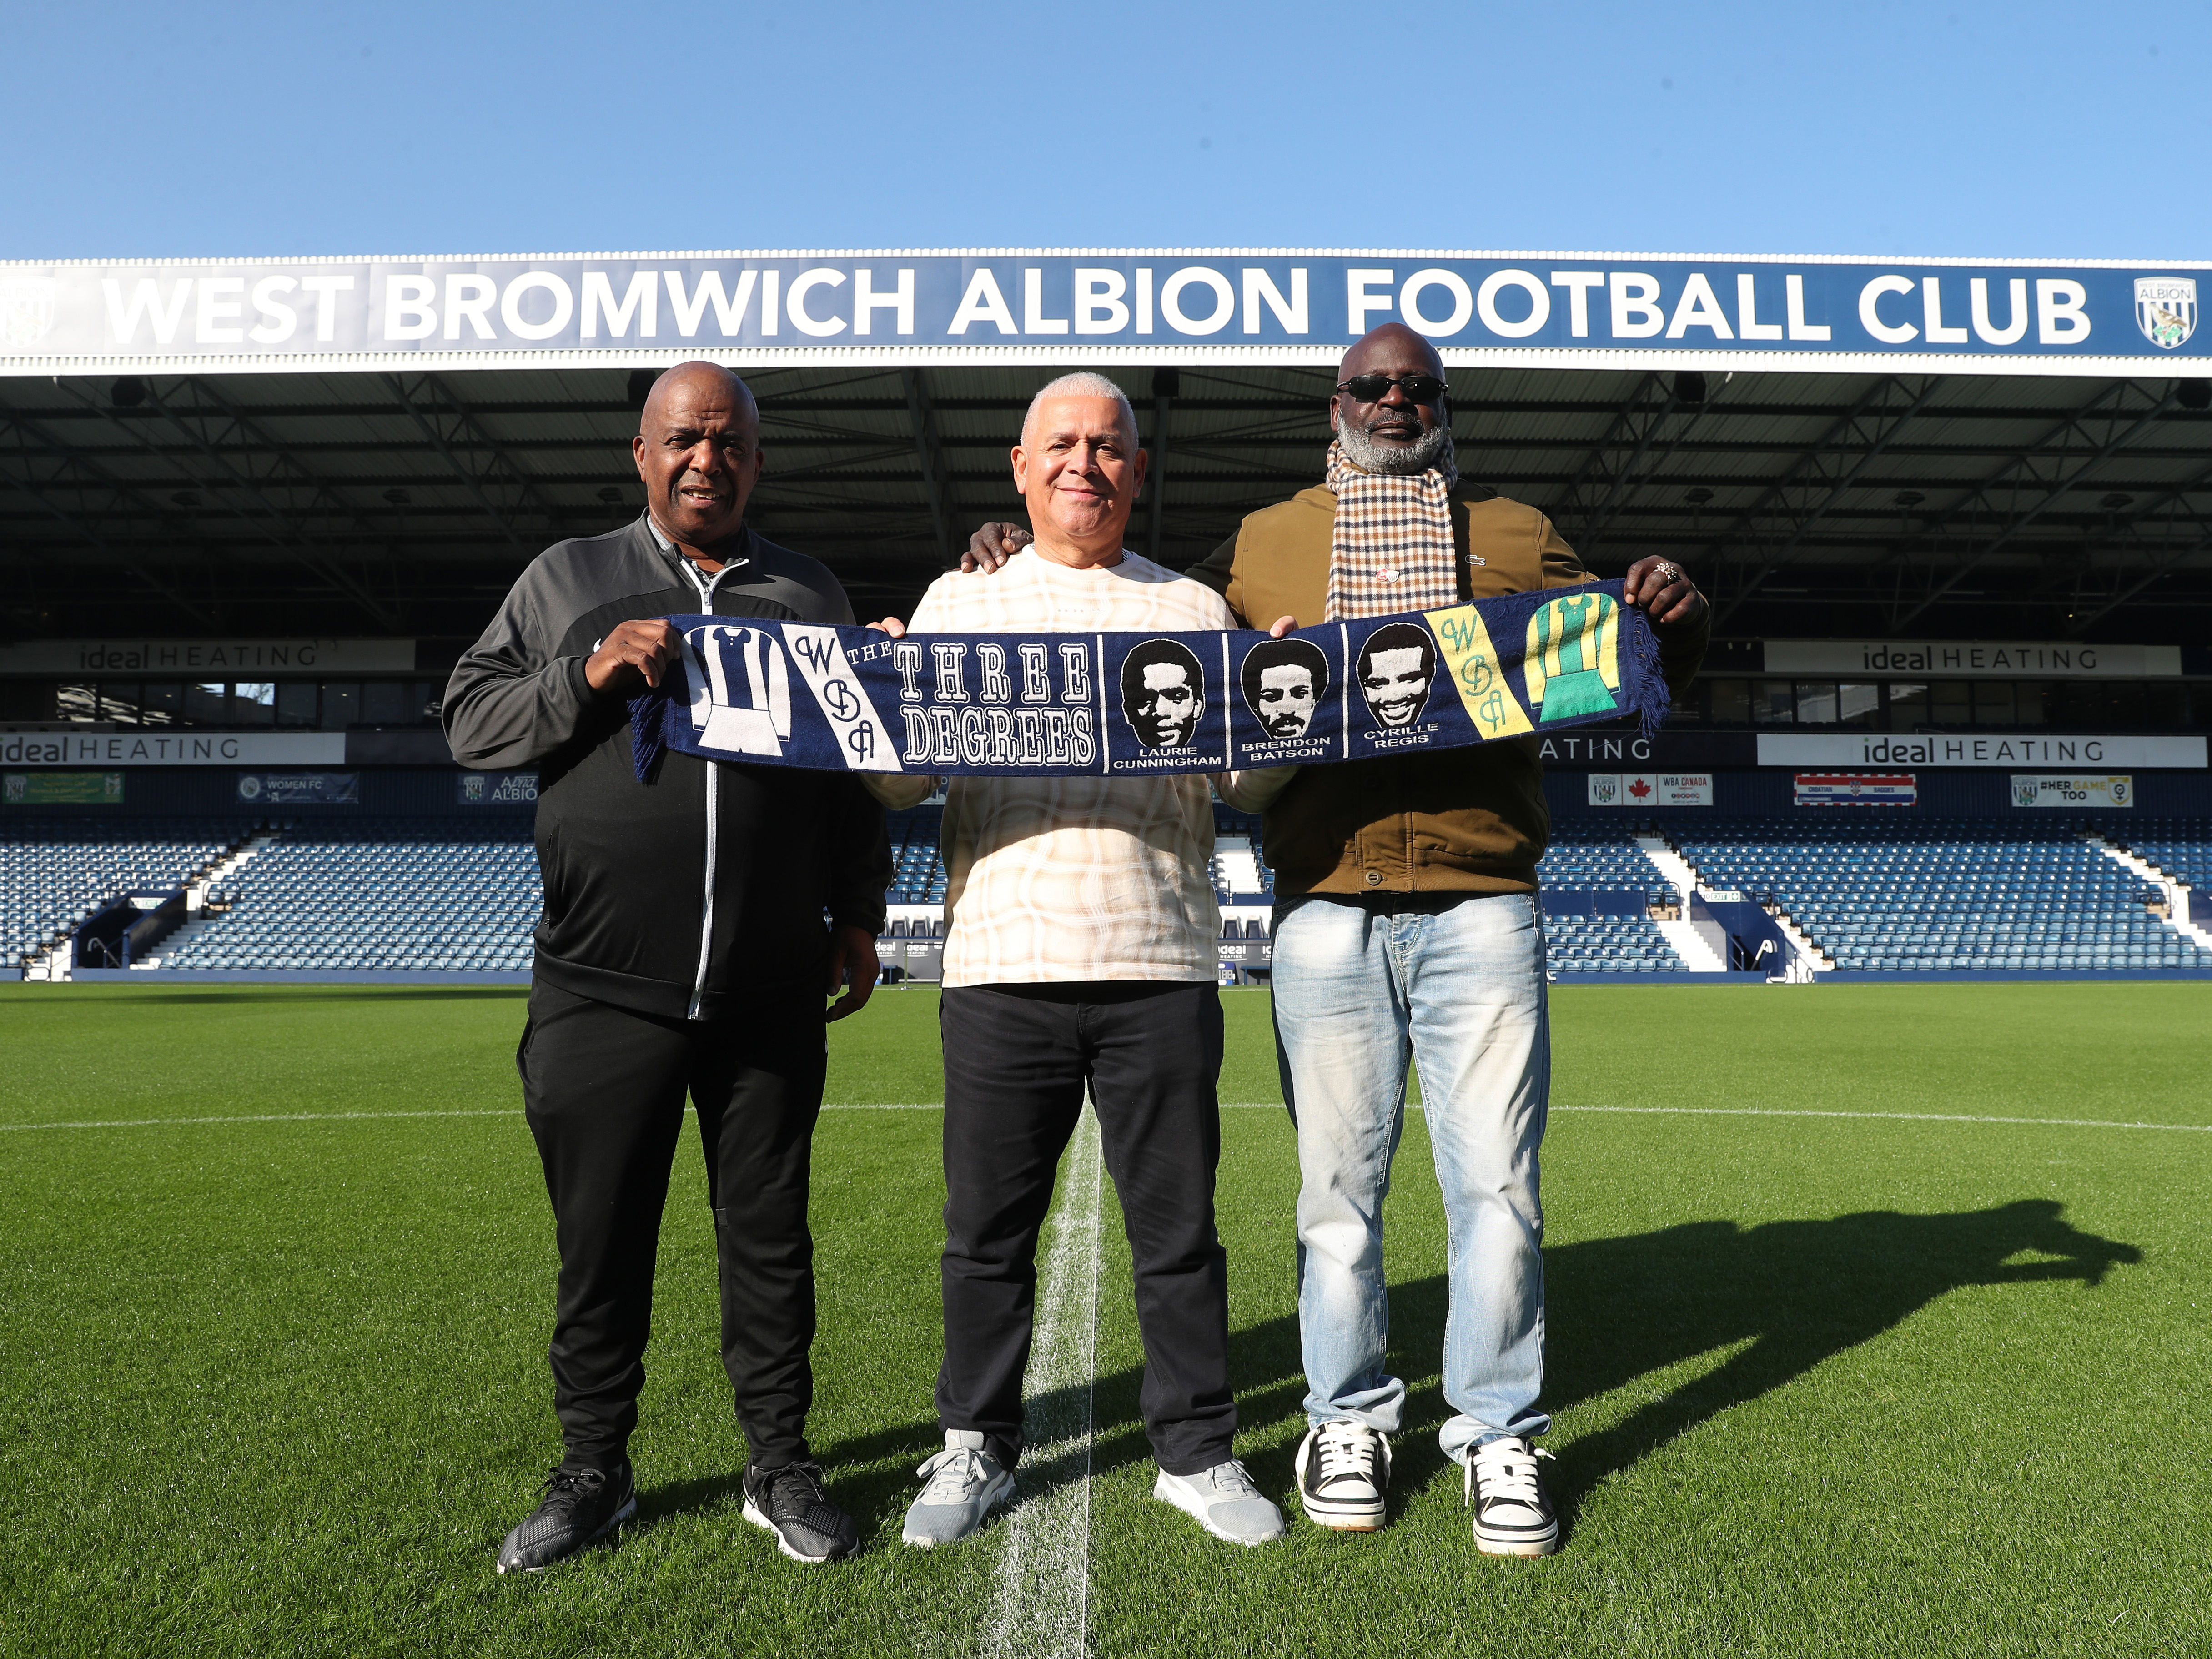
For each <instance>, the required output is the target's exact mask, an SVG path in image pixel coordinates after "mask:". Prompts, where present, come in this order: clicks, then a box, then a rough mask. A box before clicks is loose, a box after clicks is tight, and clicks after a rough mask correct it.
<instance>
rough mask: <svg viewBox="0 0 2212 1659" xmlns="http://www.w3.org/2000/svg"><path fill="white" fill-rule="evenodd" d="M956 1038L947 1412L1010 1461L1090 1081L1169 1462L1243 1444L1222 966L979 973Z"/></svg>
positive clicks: (949, 1014) (944, 1005)
mask: <svg viewBox="0 0 2212 1659" xmlns="http://www.w3.org/2000/svg"><path fill="white" fill-rule="evenodd" d="M939 1022H940V1024H941V1026H942V1029H943V1031H944V1038H945V1261H944V1269H943V1273H944V1291H945V1364H944V1367H943V1369H942V1370H939V1373H938V1378H937V1414H938V1419H939V1422H940V1423H941V1424H942V1425H944V1426H945V1428H948V1429H967V1430H980V1431H982V1433H984V1434H985V1435H986V1436H987V1437H989V1440H988V1443H989V1445H990V1447H991V1449H992V1452H993V1455H995V1456H997V1457H998V1458H999V1459H1000V1461H1001V1462H1004V1463H1006V1464H1007V1465H1008V1466H1009V1467H1011V1466H1012V1463H1013V1462H1014V1460H1015V1458H1016V1456H1017V1455H1018V1453H1019V1450H1020V1447H1021V1428H1022V1373H1023V1371H1024V1369H1025V1368H1026V1367H1027V1366H1028V1364H1029V1354H1030V1325H1031V1322H1032V1319H1033V1317H1034V1316H1035V1313H1036V1245H1037V1233H1038V1231H1039V1230H1040V1228H1041V1227H1042V1225H1043V1222H1044V1217H1045V1212H1046V1209H1047V1208H1048V1206H1049V1205H1050V1203H1051V1201H1052V1188H1053V1181H1054V1176H1055V1175H1056V1174H1057V1173H1058V1170H1059V1167H1060V1154H1061V1152H1064V1151H1065V1150H1066V1146H1067V1142H1068V1139H1069V1137H1070V1136H1071V1135H1072V1134H1073V1133H1074V1130H1075V1125H1076V1121H1077V1119H1078V1117H1079V1115H1081V1113H1082V1110H1083V1091H1084V1085H1085V1082H1088V1083H1089V1084H1090V1085H1091V1094H1092V1097H1093V1099H1094V1100H1095V1102H1096V1104H1097V1112H1098V1127H1099V1130H1100V1133H1101V1136H1102V1146H1103V1152H1104V1153H1105V1162H1106V1169H1107V1172H1108V1173H1109V1174H1110V1175H1111V1176H1113V1177H1114V1188H1115V1192H1117V1193H1118V1194H1120V1195H1121V1212H1122V1218H1123V1222H1124V1225H1125V1227H1126V1229H1127V1234H1128V1239H1129V1248H1130V1253H1131V1255H1132V1257H1133V1266H1134V1268H1135V1272H1136V1281H1137V1286H1136V1287H1137V1323H1138V1326H1139V1329H1140V1330H1141V1331H1142V1333H1143V1335H1144V1340H1145V1384H1144V1392H1143V1395H1142V1396H1141V1403H1142V1407H1143V1410H1144V1414H1145V1428H1146V1433H1147V1434H1148V1435H1149V1436H1150V1437H1151V1438H1152V1450H1153V1453H1154V1455H1156V1456H1157V1457H1158V1459H1159V1462H1160V1467H1161V1468H1164V1469H1165V1470H1167V1471H1168V1473H1170V1474H1196V1473H1198V1472H1199V1471H1200V1470H1201V1469H1206V1468H1212V1467H1213V1465H1215V1464H1216V1463H1219V1462H1224V1461H1225V1460H1226V1459H1228V1458H1230V1457H1231V1456H1233V1455H1235V1454H1234V1452H1233V1451H1232V1450H1231V1440H1232V1439H1233V1438H1234V1437H1235V1435H1236V1431H1237V1401H1236V1397H1235V1396H1234V1395H1232V1394H1231V1391H1230V1387H1229V1288H1228V1265H1227V1258H1226V1255H1225V1252H1224V1251H1223V1249H1222V1248H1221V1240H1220V1237H1218V1235H1217V1234H1216V1232H1215V1231H1214V1227H1213V1174H1214V1168H1215V1166H1216V1165H1217V1164H1218V1163H1219V1162H1220V1160H1221V1115H1220V1107H1219V1103H1218V1100H1217V1099H1216V1097H1215V1094H1214V1086H1215V1085H1216V1083H1217V1082H1218V1079H1219V1078H1220V1074H1221V999H1220V996H1219V994H1218V992H1217V991H1216V989H1215V987H1213V986H1212V985H1210V984H1172V983H1170V984H1163V983H1158V982H1154V981H1114V982H1110V983H1106V984H1091V985H1051V986H1026V985H1024V986H991V985H983V986H960V987H954V988H952V989H949V990H947V991H945V994H944V995H943V999H942V1000H941V1001H940V1002H939Z"/></svg>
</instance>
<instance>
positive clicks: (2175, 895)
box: [2082, 834, 2212, 951]
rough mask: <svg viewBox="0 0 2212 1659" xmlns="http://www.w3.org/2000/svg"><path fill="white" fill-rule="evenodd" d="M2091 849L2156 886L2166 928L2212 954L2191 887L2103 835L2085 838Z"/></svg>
mask: <svg viewBox="0 0 2212 1659" xmlns="http://www.w3.org/2000/svg"><path fill="white" fill-rule="evenodd" d="M2082 839H2084V840H2085V841H2087V842H2088V843H2089V844H2090V845H2091V846H2092V847H2093V848H2096V849H2097V850H2098V851H2099V852H2100V853H2102V854H2104V855H2105V856H2106V858H2108V859H2110V860H2112V861H2113V862H2114V863H2115V864H2117V865H2118V866H2120V867H2121V868H2122V869H2124V870H2126V871H2128V872H2130V873H2131V874H2134V875H2136V876H2140V877H2141V878H2142V880H2143V882H2144V883H2145V884H2146V885H2148V886H2150V887H2155V888H2156V889H2158V890H2159V891H2160V892H2161V893H2163V894H2165V895H2166V915H2163V916H2161V917H2160V918H2159V920H2160V921H2163V922H2164V923H2165V924H2166V926H2167V927H2171V928H2172V929H2173V930H2174V931H2175V932H2176V933H2180V934H2182V935H2183V936H2184V937H2185V938H2188V939H2194V940H2195V941H2196V942H2197V944H2198V945H2202V946H2203V948H2204V949H2206V950H2208V951H2212V932H2208V931H2206V930H2205V928H2203V927H2202V926H2200V925H2199V924H2198V922H2197V918H2196V915H2195V914H2194V911H2193V909H2192V908H2191V903H2190V898H2191V888H2190V885H2189V884H2188V883H2187V882H2185V881H2182V880H2180V879H2179V878H2177V877H2175V876H2172V875H2171V874H2169V873H2168V872H2166V871H2165V870H2164V869H2162V868H2160V866H2157V865H2154V864H2153V863H2152V862H2151V861H2150V860H2148V859H2146V858H2143V857H2142V856H2140V855H2139V854H2135V853H2131V852H2130V851H2129V850H2128V849H2127V848H2124V847H2122V846H2119V845H2118V844H2117V843H2116V842H2109V841H2106V839H2105V838H2104V837H2103V836H2099V835H2095V834H2091V835H2087V836H2083V837H2082Z"/></svg>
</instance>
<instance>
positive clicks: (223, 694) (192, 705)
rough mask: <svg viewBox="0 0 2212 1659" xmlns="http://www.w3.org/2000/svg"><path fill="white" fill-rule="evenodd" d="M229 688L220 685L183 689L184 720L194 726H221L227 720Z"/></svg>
mask: <svg viewBox="0 0 2212 1659" xmlns="http://www.w3.org/2000/svg"><path fill="white" fill-rule="evenodd" d="M229 697H230V688H229V687H228V686H222V685H188V686H186V687H185V719H186V720H189V721H191V723H192V724H193V725H194V726H221V725H223V724H224V723H225V722H226V720H228V716H229V714H230V710H229V709H228V708H227V707H225V705H226V703H228V701H229Z"/></svg>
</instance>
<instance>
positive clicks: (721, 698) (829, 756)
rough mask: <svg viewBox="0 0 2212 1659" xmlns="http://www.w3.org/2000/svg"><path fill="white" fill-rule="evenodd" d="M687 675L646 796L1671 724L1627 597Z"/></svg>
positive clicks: (1011, 639) (828, 649)
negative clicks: (746, 776)
mask: <svg viewBox="0 0 2212 1659" xmlns="http://www.w3.org/2000/svg"><path fill="white" fill-rule="evenodd" d="M667 620H668V621H669V622H670V623H671V624H672V625H673V626H674V627H675V628H676V629H678V631H679V632H680V633H681V634H682V635H683V636H684V653H683V658H682V661H681V663H680V665H678V668H677V670H676V671H673V672H671V674H669V675H668V676H667V677H666V678H665V680H664V682H663V684H662V685H661V687H660V689H659V690H656V691H653V692H649V693H647V694H646V695H645V696H641V697H638V698H636V699H635V700H634V701H633V702H632V703H631V705H630V718H631V724H632V733H633V736H632V751H633V755H634V757H635V762H636V766H637V774H638V776H639V777H640V778H641V779H649V778H650V776H651V775H652V771H653V767H654V765H655V764H656V763H657V762H658V761H659V757H660V756H661V754H662V753H663V752H664V751H665V750H671V749H672V750H676V751H678V753H680V754H687V755H696V756H700V757H703V758H705V759H708V760H721V761H742V762H748V763H757V764H766V765H771V766H796V767H804V768H808V769H813V770H816V771H838V770H844V771H854V772H884V773H921V774H933V775H951V776H965V777H1035V776H1056V775H1076V774H1082V773H1091V774H1097V775H1103V776H1109V777H1115V776H1121V777H1139V776H1162V775H1174V774H1177V773H1190V772H1221V771H1229V770H1234V769H1243V768H1249V767H1267V766H1310V765H1316V764H1322V763H1330V762H1340V761H1347V760H1369V759H1374V758H1376V757H1381V756H1385V755H1392V754H1400V753H1404V752H1406V751H1407V750H1419V749H1424V748H1427V749H1452V748H1462V747H1465V746H1467V745H1469V744H1479V743H1491V742H1494V741H1496V740H1497V739H1498V738H1514V737H1524V736H1528V735H1531V734H1534V733H1539V732H1547V731H1552V730H1556V729H1562V728H1565V727H1567V726H1584V725H1589V724H1590V723H1591V722H1593V721H1597V720H1620V719H1622V718H1624V717H1626V716H1630V715H1633V716H1635V717H1637V718H1638V720H1641V721H1642V723H1643V729H1644V732H1645V733H1646V734H1647V735H1649V734H1650V733H1651V732H1656V730H1657V729H1658V727H1659V726H1660V724H1661V722H1662V721H1663V720H1665V719H1666V717H1667V688H1666V684H1665V682H1664V681H1663V680H1662V679H1661V678H1660V675H1659V656H1658V650H1657V647H1656V641H1654V640H1653V638H1652V635H1651V629H1650V622H1649V621H1648V620H1647V618H1646V617H1644V614H1643V613H1642V612H1641V611H1636V610H1633V609H1632V608H1630V607H1629V606H1628V605H1625V604H1623V603H1622V599H1621V584H1620V583H1619V582H1618V581H1611V582H1594V583H1589V584H1587V585H1585V586H1577V587H1571V588H1565V589H1558V588H1554V589H1552V590H1550V591H1548V592H1535V593H1516V594H1510V595H1508V596H1506V597H1504V598H1502V599H1483V600H1479V601H1477V602H1475V603H1474V604H1472V605H1455V606H1452V607H1450V608H1449V609H1446V610H1439V611H1422V612H1407V613H1405V614H1402V615H1399V616H1390V617H1363V618H1362V619H1360V620H1359V621H1358V622H1342V623H1324V624H1322V626H1320V627H1318V628H1307V629H1300V630H1299V631H1298V632H1297V633H1295V634H1291V635H1285V637H1284V638H1282V639H1279V640H1271V639H1269V638H1268V637H1267V635H1265V634H1261V633H1256V632H1249V631H1245V630H1241V629H1240V630H1236V631H1231V632H1222V633H1179V634H1158V635H1146V634H1036V635H1021V634H1011V633H1010V634H932V635H908V637H907V638H905V639H902V640H891V639H889V638H886V637H885V636H884V635H882V634H879V633H876V632H874V631H873V630H872V629H862V628H835V627H826V626H822V625H819V624H814V623H778V622H769V621H763V620H760V619H757V618H751V617H747V618H744V619H738V618H732V617H669V618H667Z"/></svg>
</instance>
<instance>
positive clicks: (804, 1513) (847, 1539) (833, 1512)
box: [744, 1461, 860, 1567]
mask: <svg viewBox="0 0 2212 1659" xmlns="http://www.w3.org/2000/svg"><path fill="white" fill-rule="evenodd" d="M744 1487H745V1519H746V1520H748V1521H750V1522H752V1523H753V1525H755V1526H757V1527H765V1528H767V1529H768V1530H769V1531H770V1532H772V1533H774V1534H775V1547H776V1548H778V1549H780V1550H781V1551H782V1552H783V1553H785V1554H786V1555H787V1556H789V1557H790V1558H791V1559H793V1560H794V1561H803V1562H805V1564H806V1565H808V1566H810V1567H814V1566H819V1565H822V1563H823V1562H824V1561H836V1560H841V1559H843V1558H844V1557H846V1556H848V1555H850V1554H852V1553H854V1551H856V1550H858V1549H859V1548H860V1529H859V1528H856V1527H854V1524H853V1517H852V1516H849V1515H848V1514H846V1513H845V1511H844V1510H841V1509H839V1508H838V1507H837V1506H836V1504H833V1503H831V1502H830V1501H829V1493H828V1492H826V1491H824V1490H823V1486H822V1466H821V1465H820V1464H819V1463H817V1462H811V1461H809V1462H805V1463H786V1464H785V1465H784V1466H783V1467H782V1468H780V1469H762V1468H750V1467H748V1468H746V1470H745V1479H744Z"/></svg>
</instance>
